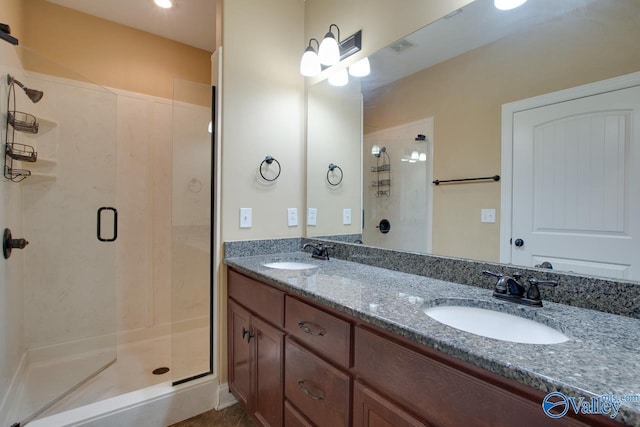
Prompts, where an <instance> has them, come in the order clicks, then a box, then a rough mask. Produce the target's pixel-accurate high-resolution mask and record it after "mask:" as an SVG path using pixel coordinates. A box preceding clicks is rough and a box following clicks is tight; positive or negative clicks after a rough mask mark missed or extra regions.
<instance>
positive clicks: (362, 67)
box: [349, 57, 371, 77]
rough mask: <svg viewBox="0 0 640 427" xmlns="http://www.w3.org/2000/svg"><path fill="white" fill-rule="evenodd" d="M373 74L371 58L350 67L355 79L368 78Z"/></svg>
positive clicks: (363, 59)
mask: <svg viewBox="0 0 640 427" xmlns="http://www.w3.org/2000/svg"><path fill="white" fill-rule="evenodd" d="M370 72H371V64H369V58H367V57H364V58H362V59H361V60H360V61H358V62H356V63H354V64H351V65H349V74H351V75H352V76H353V77H364V76H368V75H369V73H370Z"/></svg>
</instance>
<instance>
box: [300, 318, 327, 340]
mask: <svg viewBox="0 0 640 427" xmlns="http://www.w3.org/2000/svg"><path fill="white" fill-rule="evenodd" d="M307 324H309V325H313V326H315V328H314V329H312V328H310V327H308V326H307ZM298 327H299V328H300V329H302V330H303V331H304V332H306V333H307V334H309V335H315V336H317V337H323V336H324V334H325V332H324V330H323V329H322V328H320V327H318V326H317V325H314V324H313V323H309V322H300V323H298Z"/></svg>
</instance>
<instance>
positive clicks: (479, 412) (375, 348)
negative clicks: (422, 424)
mask: <svg viewBox="0 0 640 427" xmlns="http://www.w3.org/2000/svg"><path fill="white" fill-rule="evenodd" d="M372 355H375V357H372ZM354 369H355V371H356V372H357V374H358V375H359V377H361V378H362V379H363V380H364V381H366V383H367V384H369V385H371V386H372V387H374V388H375V389H377V390H381V391H383V392H384V393H385V394H386V395H387V396H388V397H389V398H391V399H393V400H395V401H396V402H398V403H400V404H401V405H402V406H404V407H406V408H407V409H409V410H410V411H412V412H413V413H415V414H417V415H419V416H420V417H421V418H424V419H425V420H427V421H428V422H429V423H431V424H433V425H437V426H441V427H444V426H451V427H458V426H464V425H474V426H479V427H480V426H483V427H500V426H504V427H511V426H513V425H516V424H517V425H518V426H521V427H525V426H526V427H541V426H556V427H557V426H582V425H584V424H582V423H580V422H578V421H577V420H574V419H571V418H568V417H564V418H562V419H552V418H549V417H547V416H546V415H545V414H544V412H543V411H542V407H541V402H542V398H541V399H540V400H539V401H534V400H529V399H527V398H524V397H522V396H519V395H516V394H514V393H511V392H508V391H506V390H503V389H501V388H499V387H497V386H494V385H493V384H490V383H487V382H485V381H483V380H482V379H479V378H476V377H473V376H471V375H469V374H467V373H465V372H461V371H459V370H457V369H455V368H453V367H450V366H447V365H445V364H443V363H441V362H438V361H436V360H433V359H431V358H429V357H427V356H425V355H422V354H420V353H417V352H415V351H413V350H411V349H408V348H406V347H403V346H401V345H400V344H398V343H396V342H394V341H391V340H388V339H386V338H383V337H381V336H379V335H377V334H374V333H372V332H370V331H368V330H365V329H361V328H359V327H358V328H355V350H354Z"/></svg>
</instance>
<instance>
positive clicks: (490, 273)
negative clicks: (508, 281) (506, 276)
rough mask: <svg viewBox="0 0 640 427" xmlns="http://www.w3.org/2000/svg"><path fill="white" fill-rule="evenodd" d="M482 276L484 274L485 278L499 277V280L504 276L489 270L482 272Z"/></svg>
mask: <svg viewBox="0 0 640 427" xmlns="http://www.w3.org/2000/svg"><path fill="white" fill-rule="evenodd" d="M482 274H484V275H485V276H493V277H497V278H498V279H500V278H501V277H502V274H500V273H494V272H493V271H489V270H485V271H483V272H482Z"/></svg>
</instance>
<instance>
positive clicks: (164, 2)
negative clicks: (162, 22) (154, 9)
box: [153, 0, 173, 9]
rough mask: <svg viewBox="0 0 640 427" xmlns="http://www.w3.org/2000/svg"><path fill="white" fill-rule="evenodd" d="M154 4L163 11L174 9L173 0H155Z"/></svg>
mask: <svg viewBox="0 0 640 427" xmlns="http://www.w3.org/2000/svg"><path fill="white" fill-rule="evenodd" d="M153 2H154V3H155V4H156V6H158V7H161V8H163V9H171V8H172V7H173V0H153Z"/></svg>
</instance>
